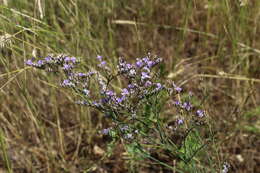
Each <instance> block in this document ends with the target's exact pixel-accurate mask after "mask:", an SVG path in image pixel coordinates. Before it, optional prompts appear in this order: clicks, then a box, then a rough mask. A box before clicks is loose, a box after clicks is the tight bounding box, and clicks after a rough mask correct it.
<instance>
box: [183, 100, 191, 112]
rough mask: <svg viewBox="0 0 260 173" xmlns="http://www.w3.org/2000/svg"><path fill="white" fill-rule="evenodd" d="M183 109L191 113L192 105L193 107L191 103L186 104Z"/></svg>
mask: <svg viewBox="0 0 260 173" xmlns="http://www.w3.org/2000/svg"><path fill="white" fill-rule="evenodd" d="M182 108H184V109H186V110H187V111H190V110H191V108H192V105H191V103H190V102H184V103H183V104H182Z"/></svg>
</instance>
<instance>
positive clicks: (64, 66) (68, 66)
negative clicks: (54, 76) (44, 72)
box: [62, 64, 73, 70]
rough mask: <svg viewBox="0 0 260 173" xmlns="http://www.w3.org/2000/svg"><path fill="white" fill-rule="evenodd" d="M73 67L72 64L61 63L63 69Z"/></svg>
mask: <svg viewBox="0 0 260 173" xmlns="http://www.w3.org/2000/svg"><path fill="white" fill-rule="evenodd" d="M72 68H73V66H72V65H70V64H64V65H63V68H62V69H63V70H71V69H72Z"/></svg>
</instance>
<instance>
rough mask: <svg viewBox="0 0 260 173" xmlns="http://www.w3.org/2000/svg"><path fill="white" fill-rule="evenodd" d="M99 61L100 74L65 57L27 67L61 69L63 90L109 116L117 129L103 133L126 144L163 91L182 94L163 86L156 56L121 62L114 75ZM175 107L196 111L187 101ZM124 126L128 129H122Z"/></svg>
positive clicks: (171, 86)
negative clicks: (81, 68)
mask: <svg viewBox="0 0 260 173" xmlns="http://www.w3.org/2000/svg"><path fill="white" fill-rule="evenodd" d="M96 59H97V62H98V64H97V68H99V71H88V72H78V71H77V70H76V66H77V64H78V62H79V60H78V59H77V58H75V57H69V56H66V55H58V56H53V55H50V56H47V57H46V58H44V59H43V60H38V61H36V60H35V59H34V58H33V59H30V60H27V61H26V62H25V63H26V65H28V66H32V67H35V68H40V69H51V71H59V69H61V71H63V72H64V74H65V76H66V79H64V80H63V81H62V82H61V86H62V87H68V88H71V89H73V90H74V91H75V92H77V93H78V94H79V95H81V96H82V99H83V100H82V101H77V104H80V105H85V106H90V107H93V108H96V109H98V110H99V111H101V112H103V113H105V114H107V112H108V113H109V116H107V117H109V118H112V119H113V120H114V122H115V124H114V125H115V126H116V128H114V127H113V128H107V129H103V130H102V131H101V133H102V134H110V132H111V131H116V129H117V130H118V134H119V135H121V136H122V137H123V138H124V139H127V140H132V139H134V138H135V137H136V135H137V134H136V133H135V132H136V131H137V132H138V130H137V129H138V128H135V127H134V128H132V126H134V124H138V123H137V122H138V121H137V120H139V119H140V118H141V119H145V117H143V116H144V115H145V113H143V112H144V110H142V109H143V108H144V106H143V105H145V104H147V102H148V100H149V99H150V98H152V97H153V96H157V95H159V94H160V93H163V91H174V93H175V94H176V95H180V93H181V92H182V91H183V89H182V88H180V87H179V86H177V85H175V84H174V83H170V84H164V83H161V81H160V79H159V78H158V75H156V73H155V69H156V65H157V64H159V63H160V62H162V58H159V57H157V56H155V57H152V56H151V55H150V54H148V55H147V56H146V57H143V58H137V59H136V60H135V62H133V63H128V62H126V61H125V60H124V59H123V58H119V61H118V65H117V72H116V73H115V74H113V73H112V72H111V70H110V67H109V64H108V63H107V62H106V61H105V60H104V58H103V57H102V56H100V55H98V56H97V57H96ZM111 69H112V68H111ZM117 80H121V83H122V88H118V87H116V86H115V85H114V84H115V83H113V82H114V81H117ZM91 82H92V83H91ZM90 86H93V87H92V88H98V91H99V92H92V90H91V87H90ZM96 86H97V87H96ZM165 93H167V92H165ZM171 93H172V92H171ZM170 95H171V94H170ZM154 98H155V97H154ZM156 99H157V98H156ZM174 105H175V106H176V107H178V108H179V109H181V110H185V111H187V112H190V111H192V110H193V106H192V104H191V103H190V102H188V101H186V102H183V103H182V102H181V101H175V102H174ZM196 115H197V116H198V117H203V116H204V115H205V112H204V111H202V110H197V112H196ZM184 121H185V122H186V120H184V118H182V117H181V118H178V120H176V123H177V125H182V124H183V123H184ZM126 122H131V127H130V126H128V125H126V124H127V123H126ZM122 124H125V125H124V126H122ZM133 129H135V130H133Z"/></svg>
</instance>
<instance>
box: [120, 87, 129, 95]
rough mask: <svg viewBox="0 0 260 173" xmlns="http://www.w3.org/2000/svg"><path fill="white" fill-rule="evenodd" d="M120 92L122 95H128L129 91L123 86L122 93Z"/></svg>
mask: <svg viewBox="0 0 260 173" xmlns="http://www.w3.org/2000/svg"><path fill="white" fill-rule="evenodd" d="M121 94H122V95H123V96H126V95H129V91H128V90H127V89H126V88H124V89H122V93H121Z"/></svg>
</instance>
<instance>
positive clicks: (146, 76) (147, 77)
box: [141, 72, 151, 80]
mask: <svg viewBox="0 0 260 173" xmlns="http://www.w3.org/2000/svg"><path fill="white" fill-rule="evenodd" d="M141 75H142V76H141V79H142V80H144V79H150V78H151V77H150V76H149V75H148V73H146V72H142V73H141Z"/></svg>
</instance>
